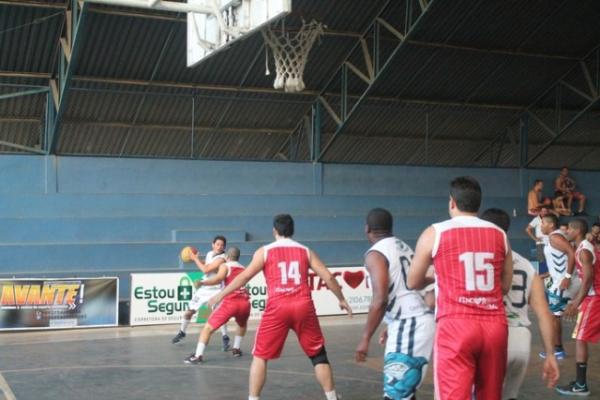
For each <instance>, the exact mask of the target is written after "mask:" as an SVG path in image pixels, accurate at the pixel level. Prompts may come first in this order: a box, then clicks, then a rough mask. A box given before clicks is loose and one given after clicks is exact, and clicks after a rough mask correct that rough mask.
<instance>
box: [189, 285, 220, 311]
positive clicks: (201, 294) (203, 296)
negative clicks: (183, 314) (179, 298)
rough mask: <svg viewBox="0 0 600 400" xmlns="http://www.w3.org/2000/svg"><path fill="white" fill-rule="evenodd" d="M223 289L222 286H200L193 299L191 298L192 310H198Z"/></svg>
mask: <svg viewBox="0 0 600 400" xmlns="http://www.w3.org/2000/svg"><path fill="white" fill-rule="evenodd" d="M220 291H221V286H219V285H216V286H200V287H199V288H198V289H196V291H195V292H194V295H193V296H192V299H191V300H190V303H189V306H190V310H194V311H198V309H199V308H200V307H202V306H203V305H204V304H206V303H208V300H210V298H211V297H213V296H215V295H216V294H217V293H219V292H220Z"/></svg>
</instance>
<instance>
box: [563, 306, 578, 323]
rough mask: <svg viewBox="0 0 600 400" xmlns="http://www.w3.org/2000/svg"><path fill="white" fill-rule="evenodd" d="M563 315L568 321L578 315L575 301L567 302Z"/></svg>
mask: <svg viewBox="0 0 600 400" xmlns="http://www.w3.org/2000/svg"><path fill="white" fill-rule="evenodd" d="M562 316H563V318H564V319H566V320H568V321H572V320H574V319H575V318H576V317H577V306H576V305H575V304H574V303H569V304H567V307H566V308H565V311H564V312H563V315H562Z"/></svg>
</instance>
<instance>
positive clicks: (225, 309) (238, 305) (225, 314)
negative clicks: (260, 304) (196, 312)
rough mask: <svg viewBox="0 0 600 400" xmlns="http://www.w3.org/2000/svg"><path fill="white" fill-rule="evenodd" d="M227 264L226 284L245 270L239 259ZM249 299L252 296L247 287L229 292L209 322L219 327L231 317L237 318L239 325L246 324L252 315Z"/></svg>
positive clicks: (214, 327) (215, 327)
mask: <svg viewBox="0 0 600 400" xmlns="http://www.w3.org/2000/svg"><path fill="white" fill-rule="evenodd" d="M225 265H226V266H227V277H226V278H225V281H224V283H225V285H229V284H230V283H231V282H232V281H233V280H234V279H235V278H236V277H237V276H238V275H239V274H241V273H242V272H244V266H243V265H242V264H240V263H238V262H237V261H231V262H228V263H226V264H225ZM249 299H250V297H249V296H248V293H247V292H246V289H245V288H239V289H238V290H236V291H234V292H233V293H230V294H228V295H227V296H225V298H224V299H223V301H221V303H219V306H218V307H217V308H216V309H215V311H213V313H212V314H211V315H210V318H209V319H208V324H209V325H210V326H211V327H212V328H213V329H217V328H219V327H221V325H223V324H225V323H227V321H229V320H230V319H231V318H235V322H236V323H237V324H238V325H239V326H242V327H244V326H246V323H247V322H248V317H250V302H249V301H248V300H249Z"/></svg>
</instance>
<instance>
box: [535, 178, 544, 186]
mask: <svg viewBox="0 0 600 400" xmlns="http://www.w3.org/2000/svg"><path fill="white" fill-rule="evenodd" d="M543 182H544V181H543V180H541V179H536V180H535V181H533V186H535V185H537V184H538V183H543Z"/></svg>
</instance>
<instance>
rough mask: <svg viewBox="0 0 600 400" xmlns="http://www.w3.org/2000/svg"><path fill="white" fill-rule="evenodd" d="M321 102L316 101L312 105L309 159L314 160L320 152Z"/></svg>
mask: <svg viewBox="0 0 600 400" xmlns="http://www.w3.org/2000/svg"><path fill="white" fill-rule="evenodd" d="M321 112H322V106H321V102H320V101H317V102H316V103H314V104H313V107H312V124H311V135H310V137H311V140H310V160H311V161H312V162H316V161H317V159H318V157H319V154H320V153H321V117H322V116H321Z"/></svg>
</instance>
